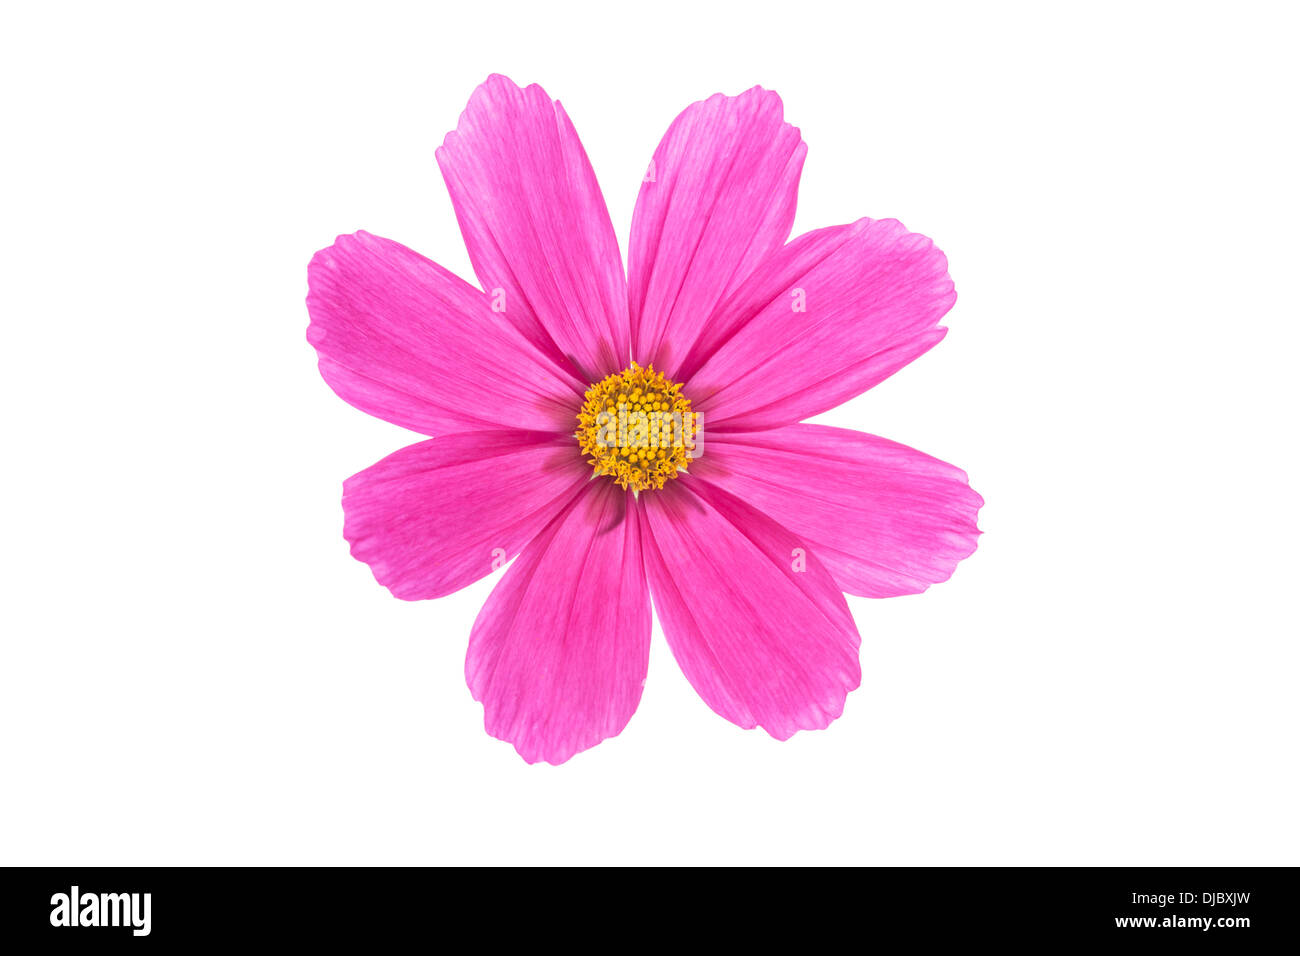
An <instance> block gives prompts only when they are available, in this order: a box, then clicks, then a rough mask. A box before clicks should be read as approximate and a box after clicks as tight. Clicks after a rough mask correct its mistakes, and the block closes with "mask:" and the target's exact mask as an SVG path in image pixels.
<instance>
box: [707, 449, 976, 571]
mask: <svg viewBox="0 0 1300 956" xmlns="http://www.w3.org/2000/svg"><path fill="white" fill-rule="evenodd" d="M691 474H692V475H696V476H697V477H699V478H702V479H704V480H705V481H707V482H709V483H710V484H714V485H717V486H718V487H719V488H724V489H726V490H727V491H729V492H731V493H733V494H735V495H736V496H737V497H739V498H742V499H744V501H746V502H747V503H749V504H751V505H753V506H754V507H755V508H757V509H758V510H760V511H762V512H763V513H764V514H767V515H768V516H769V517H771V518H773V519H774V520H776V521H777V522H779V523H780V524H781V525H783V526H784V527H786V528H788V529H789V530H790V531H791V532H792V533H793V534H794V535H795V536H796V537H797V538H798V539H799V540H800V541H801V542H802V543H803V546H804V547H805V548H806V549H807V550H808V551H809V552H810V553H812V554H815V555H816V556H817V558H818V559H819V560H820V561H821V563H822V564H824V565H825V566H826V567H827V569H828V570H829V571H830V573H831V575H832V576H833V577H834V578H835V582H836V584H838V585H839V587H840V588H842V589H843V590H845V591H848V592H849V593H850V594H859V595H862V596H864V597H890V596H893V595H897V594H916V593H918V592H921V591H924V590H925V589H926V588H927V587H929V586H930V585H931V584H936V583H938V582H940V581H946V580H948V578H949V577H950V576H951V575H952V572H953V570H954V569H955V568H956V566H957V562H959V561H960V560H961V559H962V558H965V557H968V556H969V555H970V554H971V553H972V552H973V551H974V550H975V545H976V542H977V540H978V538H979V529H978V528H977V527H976V526H975V516H976V513H977V512H978V511H979V509H980V506H982V505H983V504H984V499H983V498H981V497H980V496H979V495H978V494H977V493H976V492H975V491H974V490H973V489H972V488H971V487H970V485H969V484H968V483H967V479H966V473H965V472H964V471H962V470H961V469H960V468H955V467H953V466H952V465H949V464H946V463H945V462H942V461H939V460H938V459H937V458H931V457H930V456H929V455H924V454H922V453H921V452H919V451H916V450H914V449H912V448H908V447H907V446H906V445H900V444H898V443H896V442H892V441H887V440H886V439H884V438H877V437H876V436H874V435H866V434H863V433H862V432H855V431H850V430H848V429H844V428H828V427H826V426H824V425H790V426H788V427H785V428H778V429H774V430H772V431H764V432H745V433H739V434H729V435H720V436H716V437H715V440H713V441H711V442H710V444H709V446H708V452H707V454H706V455H704V456H703V457H701V458H700V460H699V461H698V462H697V463H695V464H693V465H692V468H691Z"/></svg>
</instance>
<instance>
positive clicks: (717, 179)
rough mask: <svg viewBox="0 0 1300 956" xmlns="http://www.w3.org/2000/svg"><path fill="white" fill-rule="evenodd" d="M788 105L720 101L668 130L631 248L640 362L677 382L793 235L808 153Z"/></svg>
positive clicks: (766, 96)
mask: <svg viewBox="0 0 1300 956" xmlns="http://www.w3.org/2000/svg"><path fill="white" fill-rule="evenodd" d="M782 112H783V108H782V105H781V98H780V97H779V96H777V95H776V94H775V93H773V92H771V91H770V90H764V89H762V88H761V87H757V86H756V87H754V88H753V89H752V90H749V91H748V92H747V93H742V94H741V95H739V96H723V95H722V94H717V95H715V96H712V97H710V98H709V99H707V100H704V101H702V102H699V103H693V104H691V105H690V106H688V107H687V108H686V109H685V110H683V111H682V113H681V115H679V116H678V117H677V119H675V120H674V121H673V123H672V125H671V126H669V127H668V132H667V133H665V134H664V138H663V140H662V141H661V142H660V143H659V148H658V149H656V150H655V153H654V164H653V166H652V167H651V168H650V170H649V171H648V172H647V176H646V181H644V182H642V184H641V192H640V195H638V197H637V202H636V210H635V212H634V213H633V216H632V239H631V245H630V247H629V249H628V276H629V283H628V284H629V292H630V301H631V307H632V345H633V353H634V357H635V358H636V359H637V360H638V361H640V362H641V363H642V364H643V365H644V364H646V363H648V362H653V363H654V366H655V368H657V369H659V370H660V371H662V372H664V373H665V374H667V375H669V376H671V377H675V375H674V373H675V370H676V368H677V366H678V363H680V361H681V359H682V358H683V357H684V356H685V355H686V353H687V352H688V351H689V349H690V347H691V345H692V343H694V341H695V339H696V337H697V336H698V335H699V334H700V331H701V329H702V328H703V327H704V326H705V324H706V323H707V322H708V321H709V317H710V316H711V315H712V314H713V312H714V309H715V308H716V307H717V306H718V304H719V303H720V302H722V300H723V299H724V298H725V297H726V296H727V295H728V294H729V293H731V292H732V291H734V290H735V289H736V287H737V286H738V285H739V284H740V283H741V282H742V281H743V280H744V279H745V278H746V277H747V276H748V275H749V274H750V273H751V272H753V271H754V269H755V268H756V267H757V266H758V265H759V263H760V262H762V261H763V260H764V259H765V258H767V257H768V256H769V255H771V254H772V253H773V252H775V251H776V250H778V249H780V248H781V244H782V243H783V242H785V240H786V238H787V237H788V236H789V235H790V226H791V225H792V224H793V222H794V210H795V200H796V198H797V195H798V187H799V172H800V170H801V169H802V168H803V160H804V155H805V154H806V153H807V151H808V150H807V147H806V146H805V145H804V144H803V141H802V140H801V139H800V138H799V130H798V129H796V128H795V127H793V126H791V125H790V124H788V123H786V122H785V121H784V120H783V118H782Z"/></svg>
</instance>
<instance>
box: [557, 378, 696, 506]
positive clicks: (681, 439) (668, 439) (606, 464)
mask: <svg viewBox="0 0 1300 956" xmlns="http://www.w3.org/2000/svg"><path fill="white" fill-rule="evenodd" d="M698 417H699V416H697V415H696V414H695V413H694V412H692V411H691V400H690V399H689V398H684V397H683V396H682V387H681V386H680V385H678V384H677V383H676V382H672V381H669V380H668V379H666V378H664V377H663V376H662V375H661V374H659V373H658V372H656V371H655V370H654V366H653V365H651V366H648V367H646V368H641V366H639V365H637V364H636V363H635V362H633V363H632V365H631V366H630V367H628V368H625V369H624V370H623V371H621V372H618V373H617V374H614V375H606V376H605V377H604V378H603V379H601V380H600V381H599V382H597V383H596V384H594V385H592V386H591V387H590V388H588V389H587V394H586V396H585V399H584V401H583V403H582V410H581V411H580V412H578V430H577V431H576V432H574V433H573V435H574V437H575V438H577V439H578V446H579V447H580V448H581V449H582V453H583V454H584V455H588V456H590V457H589V458H588V459H587V462H588V464H590V465H591V466H592V468H593V469H594V470H595V473H596V474H598V475H609V476H610V477H611V478H613V479H614V480H615V481H616V482H618V484H619V487H621V488H631V489H632V490H633V491H644V490H645V489H647V488H662V487H663V486H664V482H666V481H667V480H668V479H669V478H676V477H677V473H678V471H685V470H686V469H687V468H688V467H689V465H690V462H691V459H692V458H694V457H695V454H696V441H695V439H696V434H697V432H698V426H699V422H698Z"/></svg>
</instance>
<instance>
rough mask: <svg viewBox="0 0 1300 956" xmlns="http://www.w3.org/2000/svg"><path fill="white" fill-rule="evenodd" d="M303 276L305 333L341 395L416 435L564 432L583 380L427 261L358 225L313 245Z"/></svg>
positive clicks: (465, 286) (569, 428)
mask: <svg viewBox="0 0 1300 956" xmlns="http://www.w3.org/2000/svg"><path fill="white" fill-rule="evenodd" d="M307 276H308V284H309V287H310V292H309V294H308V296H307V311H308V312H309V313H310V314H311V325H310V327H309V328H308V329H307V340H308V341H309V342H311V344H312V345H314V346H315V347H316V351H317V353H318V354H319V357H320V371H321V375H322V376H324V378H325V381H326V382H328V383H329V385H330V387H331V388H332V389H334V391H335V392H337V393H338V395H339V397H340V398H342V399H343V400H344V401H346V402H348V403H349V404H351V405H355V406H356V407H357V408H359V409H361V410H362V411H364V412H369V413H370V414H371V415H375V416H377V417H379V418H382V419H384V420H385V421H389V422H392V423H393V424H395V425H401V426H402V427H403V428H409V429H411V430H412V431H418V432H423V433H424V434H426V435H437V434H441V433H445V432H448V431H465V430H466V429H467V428H474V427H498V428H500V427H502V426H508V427H513V428H525V429H532V430H535V431H557V432H571V431H572V430H573V427H574V415H575V413H576V409H577V407H578V405H580V404H581V401H582V392H583V389H584V388H585V387H586V386H585V385H584V384H583V383H581V382H579V381H578V380H577V379H576V378H574V377H573V376H572V375H570V374H568V373H566V372H563V371H562V370H561V369H560V368H559V367H558V366H556V365H555V364H554V363H553V362H551V361H550V360H549V359H546V358H545V357H544V356H543V355H542V354H541V353H540V352H538V351H537V350H536V349H535V348H533V347H532V346H531V345H529V344H528V343H527V342H526V341H525V340H524V338H523V336H521V335H520V334H519V333H518V332H517V331H516V330H515V329H514V328H512V327H511V326H510V325H508V324H507V323H506V322H505V320H504V319H503V318H502V317H501V316H500V315H498V314H495V313H493V312H492V310H491V309H490V308H489V305H488V299H487V297H486V296H485V295H484V294H483V293H482V292H480V291H479V290H477V289H475V288H474V287H473V286H471V285H469V284H468V283H467V282H464V281H463V280H461V279H458V278H457V277H456V276H454V275H452V274H451V273H450V272H448V271H447V270H446V269H444V268H442V267H441V266H439V265H437V264H436V263H434V262H430V261H429V260H428V259H426V258H424V257H423V256H421V255H419V254H418V253H415V252H412V251H411V250H410V249H407V248H406V247H405V246H403V245H400V244H398V243H396V242H393V241H392V240H390V239H381V238H379V237H378V236H372V235H370V234H369V233H365V232H358V233H356V234H355V235H351V236H340V237H339V238H338V240H337V241H335V243H334V245H332V246H330V247H329V248H328V249H322V250H321V251H320V252H318V253H316V255H315V256H314V257H313V258H312V260H311V265H310V266H309V267H308V269H307Z"/></svg>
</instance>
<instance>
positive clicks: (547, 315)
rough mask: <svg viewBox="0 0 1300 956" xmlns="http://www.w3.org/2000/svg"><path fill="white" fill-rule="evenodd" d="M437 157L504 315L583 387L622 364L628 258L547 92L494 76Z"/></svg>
mask: <svg viewBox="0 0 1300 956" xmlns="http://www.w3.org/2000/svg"><path fill="white" fill-rule="evenodd" d="M437 157H438V165H439V166H440V167H441V168H442V175H443V178H444V179H446V181H447V189H448V191H449V192H450V193H451V201H452V204H453V205H454V206H455V209H456V217H457V219H458V220H459V221H460V228H461V232H462V233H463V234H464V236H465V245H466V246H467V247H468V249H469V256H470V260H471V261H472V262H473V263H474V272H475V274H476V275H477V276H478V278H479V281H480V282H481V283H482V284H483V288H484V289H485V290H487V291H488V292H489V293H492V292H493V290H496V289H500V290H502V293H503V294H504V302H503V303H502V304H503V305H504V309H505V315H506V316H507V317H508V318H509V319H510V320H511V321H512V322H513V323H514V324H515V325H516V327H518V328H519V329H520V331H522V332H523V333H524V335H525V336H526V337H527V338H528V339H529V340H530V341H531V342H532V343H533V344H534V345H536V346H538V347H539V348H541V349H543V350H544V351H546V352H547V353H548V354H551V355H553V356H559V355H563V356H567V357H568V359H569V360H571V361H572V363H573V364H574V366H575V367H576V369H577V370H578V372H579V374H580V375H581V376H582V377H583V379H584V380H585V381H588V382H593V381H596V380H597V379H599V378H601V377H603V376H604V375H606V374H608V373H610V372H614V371H618V370H619V369H622V368H624V367H625V366H626V365H627V362H628V356H629V354H630V345H629V333H628V319H627V282H626V280H625V278H624V276H623V260H622V257H621V256H620V254H619V249H618V240H617V239H616V238H615V236H614V227H613V226H612V225H611V224H610V221H609V212H608V211H607V210H606V208H605V198H604V196H603V195H602V194H601V191H600V186H599V185H598V184H597V183H596V175H595V173H594V172H593V171H592V168H591V163H590V162H588V160H587V154H586V152H585V151H584V150H583V148H582V143H581V142H580V141H579V140H578V134H577V133H576V132H574V129H573V124H572V123H571V122H570V121H569V117H568V115H567V114H566V113H565V112H564V107H562V106H561V105H560V104H559V103H558V102H554V101H552V100H551V98H550V97H549V96H547V95H546V91H545V90H543V89H542V88H541V87H540V86H536V85H534V86H530V87H528V88H527V89H522V90H521V89H520V88H519V87H517V86H516V85H515V84H514V83H512V82H511V81H510V80H509V79H507V78H506V77H504V76H491V77H488V79H487V82H485V83H484V84H483V85H482V86H480V87H479V88H478V89H477V90H475V91H474V95H473V96H471V97H470V101H469V105H468V106H467V107H465V112H464V113H462V114H461V117H460V123H459V124H458V125H457V127H456V129H455V130H454V131H453V132H451V133H448V134H447V137H446V139H445V140H444V141H443V144H442V146H441V148H439V149H438V151H437Z"/></svg>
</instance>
